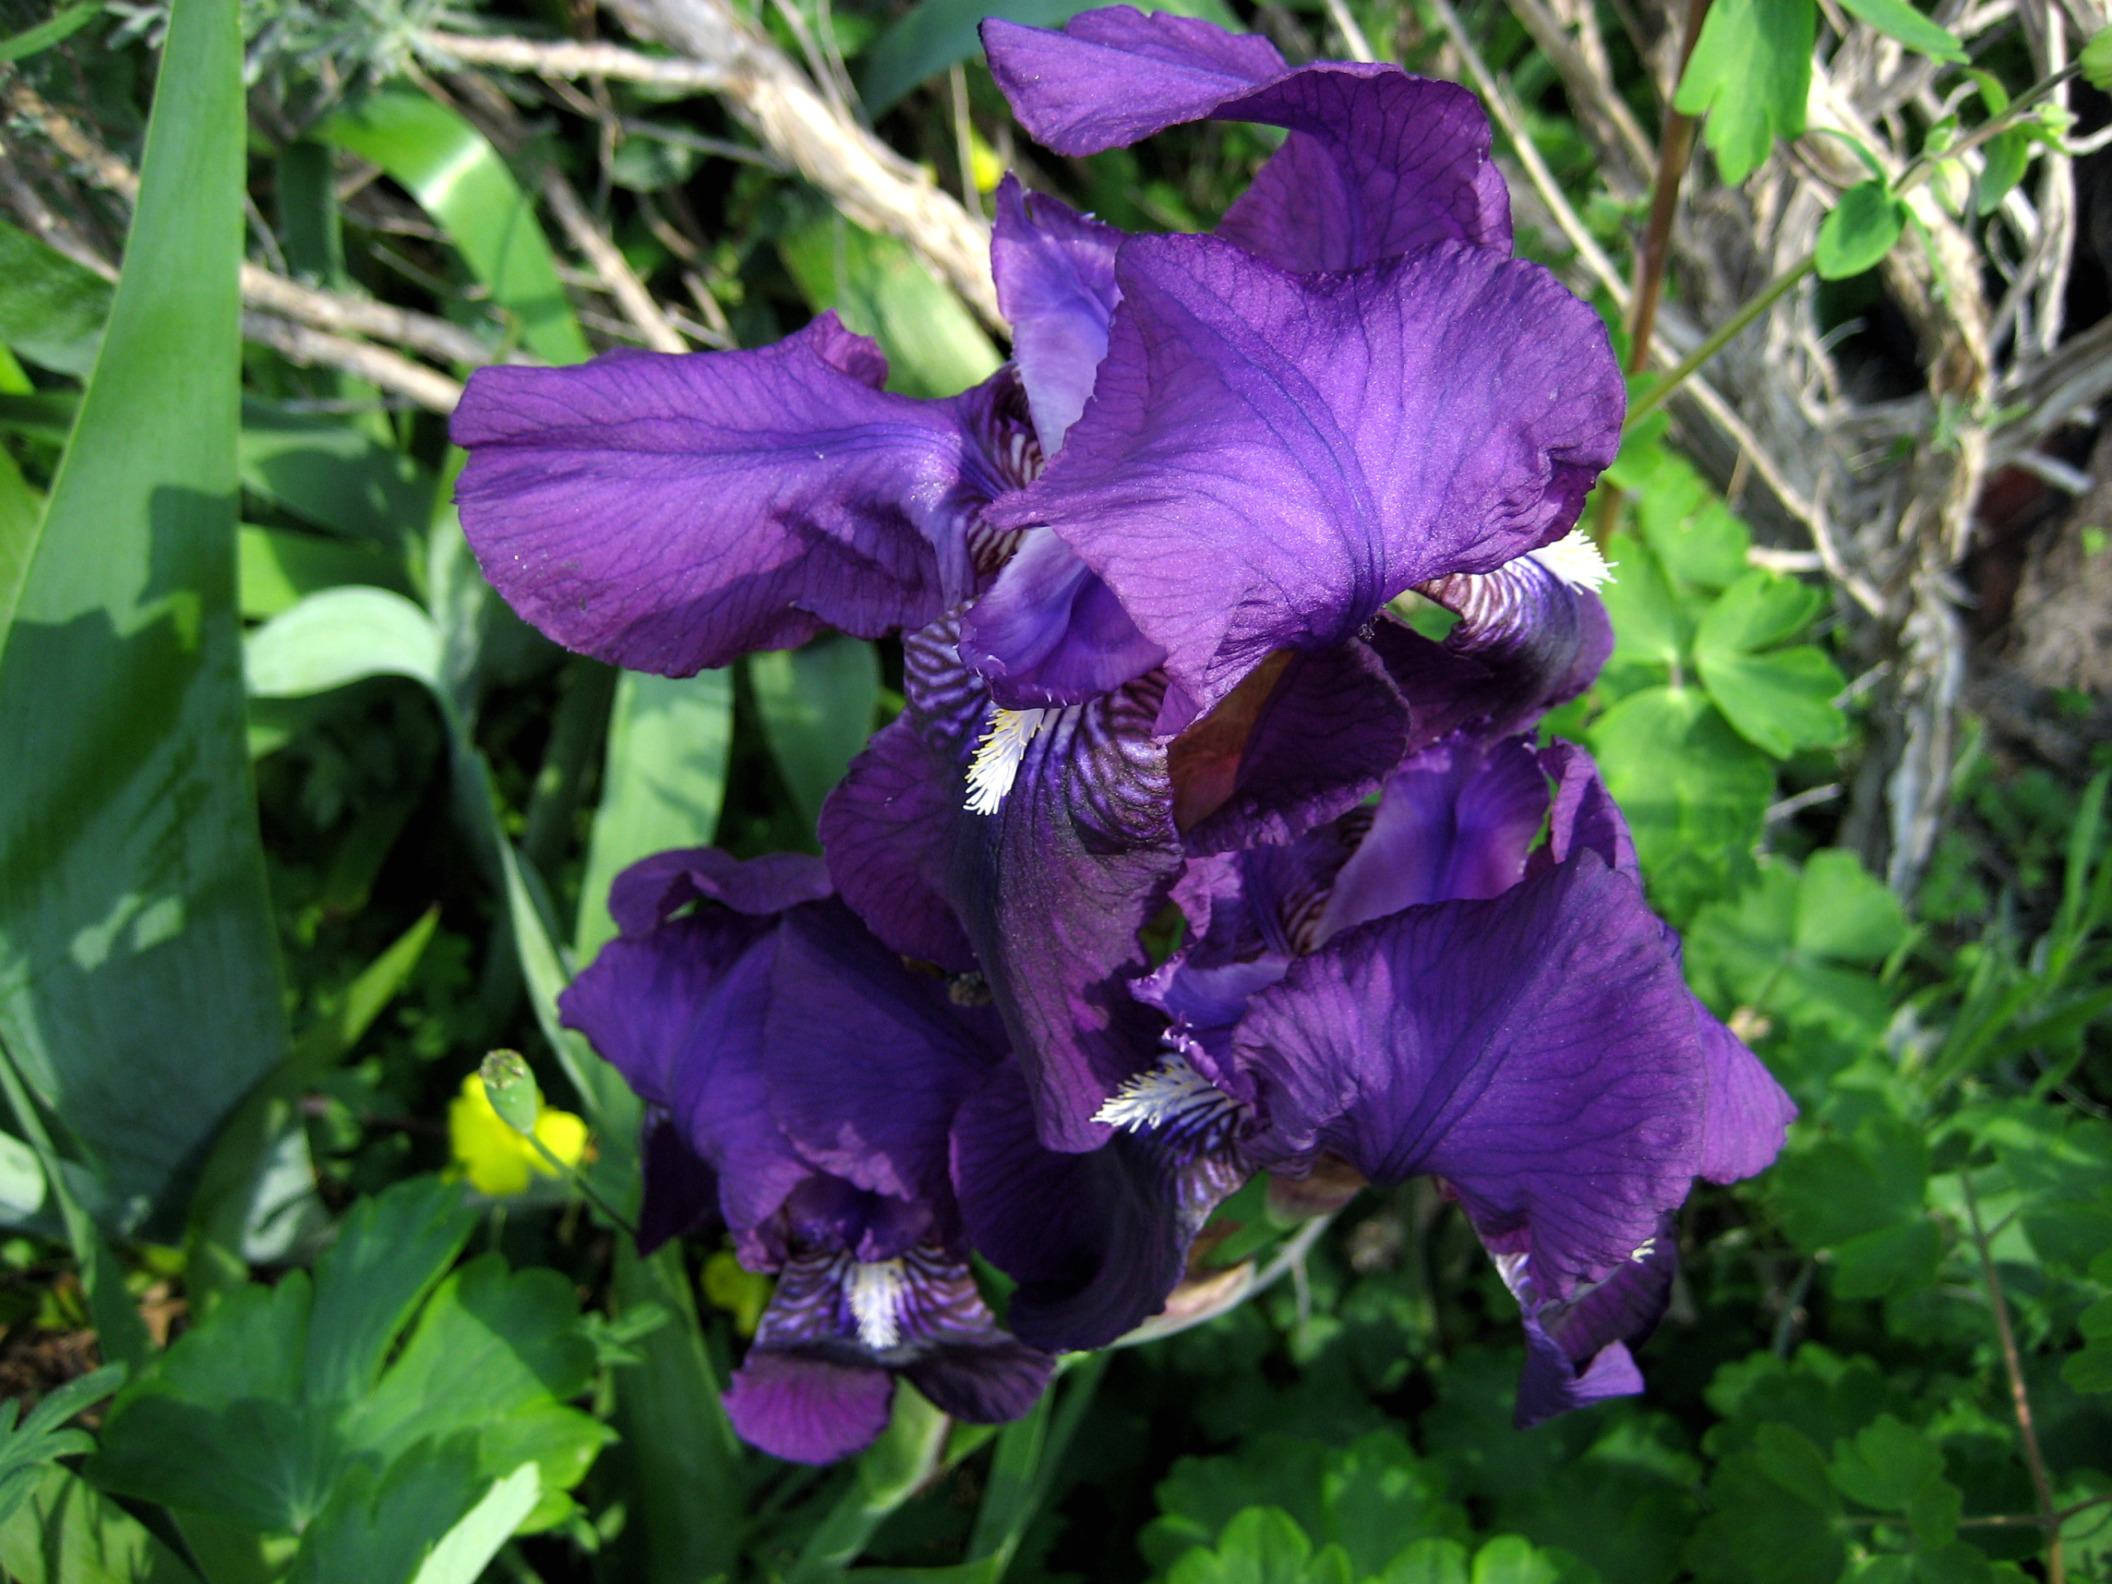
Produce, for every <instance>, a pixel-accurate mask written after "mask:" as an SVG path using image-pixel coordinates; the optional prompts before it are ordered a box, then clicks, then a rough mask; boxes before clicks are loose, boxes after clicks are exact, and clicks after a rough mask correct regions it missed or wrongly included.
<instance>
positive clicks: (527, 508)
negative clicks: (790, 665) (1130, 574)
mask: <svg viewBox="0 0 2112 1584" xmlns="http://www.w3.org/2000/svg"><path fill="white" fill-rule="evenodd" d="M885 375H886V363H885V361H884V360H883V359H882V358H881V357H880V354H879V352H878V350H877V348H875V347H874V345H873V343H872V342H870V341H868V340H866V339H865V338H864V337H862V336H854V335H852V334H850V333H849V332H848V331H846V330H844V329H843V327H842V326H841V325H840V324H838V323H837V321H836V317H835V315H833V314H823V315H822V316H821V317H820V318H819V319H817V320H815V321H814V322H813V323H812V324H810V325H809V326H807V328H806V329H804V330H802V331H800V332H799V333H798V334H796V335H793V336H791V337H788V338H787V339H786V340H784V341H781V342H779V343H778V344H777V345H776V346H773V347H767V348H764V349H762V350H760V351H752V352H700V353H690V354H684V355H681V356H667V355H662V354H653V353H631V354H625V355H616V356H609V357H602V358H597V359H596V360H595V361H593V362H591V363H586V364H581V365H579V366H578V367H575V368H562V369H537V368H516V367H494V368H487V369H480V370H478V371H477V372H476V374H474V375H473V376H472V377H471V379H470V383H469V387H468V389H467V391H466V392H465V393H464V395H463V398H462V404H461V406H459V407H458V408H457V409H456V411H455V417H454V424H453V434H454V438H455V441H456V443H457V444H459V445H462V446H464V447H466V448H467V449H468V451H469V454H470V460H469V464H468V466H467V467H466V468H465V469H464V470H463V473H462V477H461V480H460V482H459V484H458V485H457V486H456V500H457V502H458V503H459V505H460V507H461V511H462V525H463V529H464V531H465V532H466V533H467V534H468V536H469V541H470V544H471V546H472V547H473V548H474V549H475V551H476V553H477V559H478V561H479V563H480V564H481V565H482V566H483V568H484V573H485V575H486V576H487V577H488V578H490V580H491V582H492V585H493V586H494V587H495V588H497V589H498V590H499V592H500V593H501V594H503V595H504V596H505V597H506V600H507V602H508V603H509V604H511V605H512V606H513V607H514V609H515V610H517V611H519V612H520V613H521V614H522V615H523V616H524V617H526V618H527V619H528V620H529V621H530V622H531V623H532V624H534V625H535V626H536V627H538V628H540V629H541V630H542V631H543V632H544V633H545V634H547V635H548V636H550V637H551V638H554V639H555V640H556V641H557V642H559V643H561V644H563V645H565V647H567V648H569V649H576V650H579V651H581V652H582V653H586V654H591V655H594V656H596V657H597V658H600V659H603V660H608V661H611V662H613V663H615V664H618V665H624V666H629V667H631V668H632V669H634V670H640V671H657V672H661V673H663V674H666V675H670V676H686V675H688V674H689V673H690V672H693V671H696V670H699V669H701V668H702V667H705V666H717V665H725V664H726V663H727V662H729V661H731V660H732V659H734V658H735V657H736V656H738V655H741V654H744V653H746V652H748V651H749V650H753V649H781V648H786V647H789V646H791V645H794V644H798V643H801V642H804V641H805V640H806V639H807V638H808V637H810V636H812V635H813V634H814V633H815V632H816V631H817V630H819V628H820V627H821V626H822V624H824V623H827V624H829V625H831V626H835V627H840V628H842V629H844V630H845V631H847V632H853V633H857V634H858V635H860V636H862V637H878V636H879V635H880V634H882V633H885V632H887V631H889V630H891V629H893V628H896V627H901V626H912V625H917V624H919V623H923V622H927V621H930V620H931V619H932V618H933V617H934V616H936V615H937V614H938V613H939V612H940V611H941V610H942V609H943V608H945V606H946V605H948V604H950V603H953V602H955V601H958V600H960V599H962V598H964V597H966V596H967V594H968V593H970V592H971V591H972V590H973V588H974V584H975V580H976V567H975V563H974V551H973V547H972V546H971V544H970V543H969V539H970V533H969V529H970V525H971V520H972V518H973V516H974V514H975V512H976V511H977V509H978V508H980V506H981V505H982V504H983V503H984V502H985V501H987V500H989V499H990V498H991V497H992V496H994V495H996V494H997V493H998V492H999V491H1000V490H1002V489H1004V488H1005V487H1007V485H1008V483H1009V482H1010V480H1008V479H1007V477H1006V469H1005V465H1004V461H1003V458H1004V454H1005V447H1006V445H1007V443H1008V442H1007V437H1006V435H1005V433H1004V431H1005V429H1006V427H1007V420H1006V418H1005V416H1004V414H1003V412H1002V411H1001V410H1000V409H1001V408H1002V406H1003V401H1002V398H1003V396H1004V392H1005V388H1006V387H1008V386H1009V382H1010V378H1011V376H1010V375H1009V374H1000V375H999V376H996V377H994V379H993V381H992V382H991V383H990V384H987V385H985V386H981V387H978V388H977V389H976V390H974V391H970V392H967V393H965V394H964V395H962V396H958V397H953V398H950V399H948V400H945V401H934V402H924V401H915V400H912V399H911V398H909V397H906V396H894V395H889V394H888V393H886V392H884V391H882V390H881V389H879V386H880V383H881V381H882V379H883V378H884V377H885Z"/></svg>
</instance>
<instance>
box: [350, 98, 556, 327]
mask: <svg viewBox="0 0 2112 1584" xmlns="http://www.w3.org/2000/svg"><path fill="white" fill-rule="evenodd" d="M315 135H316V136H318V137H320V138H323V139H324V140H326V141H328V142H331V143H336V144H338V145H340V146H341V147H344V148H348V149H350V150H351V151H352V152H353V153H355V154H357V155H359V156H360V157H361V158H363V159H369V160H372V161H373V162H374V163H375V164H376V165H379V166H380V167H381V168H382V169H383V170H385V171H387V172H388V173H389V175H390V176H392V177H394V178H395V180H396V181H397V182H398V183H399V184H400V185H401V186H402V187H403V188H404V189H405V190H406V191H408V192H409V193H410V194H411V196H412V197H414V198H416V199H417V200H418V203H419V205H420V207H422V208H423V209H424V210H425V212H426V213H427V214H429V215H431V216H432V217H433V218H434V219H435V220H436V221H438V222H439V223H440V226H441V228H442V229H443V230H445V231H446V232H447V234H448V239H449V240H450V241H452V242H453V243H454V245H455V247H456V249H457V251H459V252H460V253H461V255H462V258H463V261H464V262H465V263H467V264H468V265H469V268H470V271H471V273H472V274H474V275H475V276H476V277H477V279H478V280H479V281H481V282H482V283H483V284H484V285H485V286H486V287H488V288H490V291H491V299H492V301H493V302H495V303H497V304H498V305H499V306H500V307H501V308H504V309H505V310H506V311H507V312H509V313H511V314H512V315H514V317H515V318H517V319H518V320H519V321H520V325H521V339H522V340H523V341H525V342H526V343H527V344H528V347H529V349H530V350H531V351H533V352H535V353H536V354H538V355H539V356H541V357H543V358H544V359H546V360H547V361H549V362H551V363H581V362H584V361H586V359H587V357H588V356H589V348H588V346H587V338H586V336H585V335H584V334H582V333H581V331H580V328H579V320H578V319H577V317H575V316H574V314H573V312H572V304H571V303H570V302H569V301H568V300H567V299H566V297H565V291H564V287H563V286H562V285H561V284H560V283H559V281H558V278H557V261H556V259H555V258H554V257H553V256H552V255H551V252H550V243H549V241H548V240H547V239H546V238H545V237H544V236H543V231H542V227H541V226H540V225H539V224H537V222H536V218H535V208H534V206H533V205H532V204H531V203H530V202H529V201H528V197H527V195H526V194H525V193H523V192H522V191H521V189H520V185H519V184H518V183H517V182H515V181H514V179H513V173H512V172H511V171H509V170H508V169H507V168H506V162H505V161H504V160H502V159H500V158H499V155H498V151H497V150H496V149H494V148H493V147H492V146H491V145H490V144H489V143H488V142H486V141H485V140H484V137H483V135H482V134H481V133H479V132H478V131H477V130H476V128H474V127H472V126H471V125H470V124H469V123H468V122H467V121H464V120H463V119H462V118H461V117H460V116H458V115H456V114H455V112H454V111H452V110H450V109H448V108H447V107H446V106H445V105H441V104H438V103H435V102H434V101H433V100H431V99H428V98H427V97H425V96H424V95H423V94H417V93H411V92H408V91H406V90H404V89H400V88H385V89H383V90H381V91H380V92H379V93H376V94H374V95H372V96H371V97H369V98H367V99H364V100H361V101H360V102H359V103H358V104H356V105H353V106H352V107H351V108H350V109H347V110H343V111H340V112H339V113H338V114H336V115H334V116H332V117H331V118H330V119H329V120H328V121H326V122H324V123H323V124H322V125H321V126H320V127H318V128H317V129H316V134H315Z"/></svg>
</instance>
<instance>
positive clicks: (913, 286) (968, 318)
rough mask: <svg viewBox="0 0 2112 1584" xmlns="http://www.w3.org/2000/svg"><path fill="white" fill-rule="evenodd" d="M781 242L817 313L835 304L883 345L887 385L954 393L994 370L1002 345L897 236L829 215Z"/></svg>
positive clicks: (911, 392)
mask: <svg viewBox="0 0 2112 1584" xmlns="http://www.w3.org/2000/svg"><path fill="white" fill-rule="evenodd" d="M777 247H778V252H779V253H780V254H781V255H782V256H783V258H784V261H785V267H786V268H787V269H788V270H790V271H791V272H792V278H793V279H794V280H796V281H797V282H799V288H800V290H801V291H802V292H804V293H805V294H806V298H807V301H808V302H810V303H812V304H813V305H814V308H815V310H816V311H817V312H818V311H820V310H821V309H824V308H833V309H834V310H835V311H836V315H837V317H838V318H840V319H841V320H842V321H843V322H844V324H845V325H847V326H848V327H849V328H851V329H853V330H855V331H857V332H858V333H859V334H860V335H869V336H871V337H872V338H873V339H874V340H875V341H877V342H879V343H880V350H881V351H882V352H884V353H886V354H887V363H888V378H887V388H888V389H889V390H895V391H901V392H902V393H903V394H905V395H908V396H951V395H952V394H953V393H954V392H955V391H959V390H966V389H967V388H968V387H969V386H971V385H974V384H976V383H978V382H979V381H981V380H984V379H987V378H988V377H989V375H990V372H991V370H993V369H995V368H996V367H997V365H998V361H999V360H998V355H997V349H996V348H995V347H994V346H992V345H991V344H990V337H989V336H987V335H985V334H984V333H983V328H982V326H981V325H979V324H977V323H976V322H975V317H974V315H972V314H970V313H969V311H968V309H967V308H966V307H965V306H964V305H963V304H962V302H961V300H960V298H958V297H956V296H955V295H954V294H953V293H952V292H951V291H949V290H948V289H947V288H946V287H945V286H943V285H941V284H940V283H939V280H938V278H937V277H936V276H934V275H933V274H932V273H931V271H930V270H929V269H928V268H927V267H926V266H925V265H924V264H923V263H922V262H921V261H919V260H918V258H917V257H916V255H915V254H913V253H911V252H910V251H909V249H908V248H907V247H906V246H904V245H903V244H902V243H900V242H898V241H896V240H895V239H894V238H893V237H884V236H875V235H874V234H873V233H872V232H870V231H866V230H863V229H861V228H860V227H858V226H855V225H852V224H851V222H850V221H848V220H846V219H844V218H843V217H842V216H841V215H838V214H835V213H833V212H830V213H824V214H822V215H820V216H817V217H816V218H815V219H813V220H810V221H809V222H807V223H806V224H805V225H802V226H800V227H798V228H796V229H795V230H792V231H788V232H786V233H785V234H784V235H782V236H780V237H779V238H778V239H777Z"/></svg>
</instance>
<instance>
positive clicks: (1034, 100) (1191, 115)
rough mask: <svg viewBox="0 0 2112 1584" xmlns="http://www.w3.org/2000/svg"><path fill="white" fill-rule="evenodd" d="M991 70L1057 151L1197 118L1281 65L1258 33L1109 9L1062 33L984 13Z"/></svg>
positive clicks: (1042, 140)
mask: <svg viewBox="0 0 2112 1584" xmlns="http://www.w3.org/2000/svg"><path fill="white" fill-rule="evenodd" d="M982 35H983V47H984V49H985V50H987V51H988V52H989V56H990V71H991V74H992V75H993V76H995V77H996V78H997V85H998V87H999V88H1000V89H1002V90H1003V92H1004V95H1005V97H1006V99H1008V100H1010V101H1011V104H1012V113H1013V114H1014V115H1016V116H1018V117H1019V121H1020V125H1022V126H1024V127H1025V128H1026V129H1027V131H1028V133H1029V134H1030V135H1031V136H1032V137H1033V139H1034V141H1035V142H1037V143H1039V144H1041V145H1042V147H1044V148H1047V149H1053V150H1055V152H1057V153H1058V154H1073V155H1076V154H1097V153H1099V152H1100V151H1101V150H1102V149H1111V148H1122V147H1124V146H1126V145H1128V144H1131V143H1135V142H1137V141H1138V140H1139V139H1142V138H1147V137H1149V136H1151V134H1152V133H1154V132H1157V131H1160V130H1162V129H1164V128H1166V127H1170V126H1178V125H1179V124H1180V123H1181V122H1183V121H1198V120H1201V119H1202V118H1203V117H1204V116H1207V115H1209V114H1210V113H1211V112H1212V111H1214V110H1215V109H1216V108H1217V107H1218V106H1219V105H1221V104H1223V103H1224V102H1225V101H1226V100H1228V99H1233V98H1237V97H1238V96H1240V95H1241V94H1244V93H1248V92H1250V91H1252V90H1253V89H1255V88H1257V87H1259V86H1260V85H1261V84H1263V83H1266V82H1271V81H1274V80H1275V79H1276V78H1278V77H1280V76H1282V75H1283V74H1284V72H1285V71H1286V70H1287V69H1288V68H1287V67H1286V66H1285V65H1284V60H1283V57H1282V56H1281V55H1280V54H1278V53H1277V51H1276V46H1275V45H1273V44H1271V43H1270V42H1269V41H1268V40H1267V39H1265V38H1263V37H1261V36H1260V35H1259V34H1257V33H1228V32H1226V31H1225V30H1224V29H1223V28H1220V27H1214V26H1212V25H1211V24H1210V23H1208V22H1199V21H1197V20H1195V19H1194V18H1192V17H1178V16H1171V15H1168V14H1167V13H1165V12H1156V13H1154V14H1152V15H1150V16H1146V15H1145V14H1144V13H1143V12H1141V11H1137V10H1135V9H1133V8H1131V7H1129V6H1109V7H1106V8H1105V9H1103V10H1097V11H1085V12H1081V13H1080V14H1079V15H1077V16H1075V17H1073V18H1071V20H1070V22H1069V23H1068V24H1067V25H1066V26H1065V27H1064V28H1063V30H1062V31H1061V32H1054V31H1051V30H1049V29H1046V28H1034V27H1024V26H1022V25H1020V24H1019V23H1016V22H1007V21H1005V20H1003V19H1002V18H999V17H992V18H990V19H989V20H988V21H986V22H984V23H983V26H982Z"/></svg>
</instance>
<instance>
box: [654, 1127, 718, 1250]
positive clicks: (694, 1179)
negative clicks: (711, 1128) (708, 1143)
mask: <svg viewBox="0 0 2112 1584" xmlns="http://www.w3.org/2000/svg"><path fill="white" fill-rule="evenodd" d="M638 1155H639V1167H640V1172H639V1175H640V1177H641V1178H642V1180H643V1182H642V1191H641V1192H640V1194H639V1200H638V1253H639V1255H640V1256H641V1257H642V1256H644V1255H647V1254H650V1253H652V1252H653V1250H654V1249H656V1248H658V1247H660V1245H661V1244H663V1243H666V1242H669V1241H671V1240H672V1239H675V1238H680V1237H688V1236H689V1235H690V1234H691V1233H693V1232H701V1231H703V1230H704V1228H705V1227H707V1226H709V1225H710V1224H711V1222H712V1219H713V1218H714V1217H715V1216H716V1215H717V1214H718V1213H719V1180H718V1174H717V1173H716V1172H714V1171H713V1170H712V1169H711V1167H710V1166H709V1165H708V1164H707V1163H706V1162H705V1161H704V1159H703V1158H702V1157H701V1156H699V1155H698V1154H697V1152H696V1151H695V1150H693V1149H691V1148H690V1147H689V1140H688V1139H686V1138H684V1137H683V1135H682V1129H681V1128H680V1127H679V1126H677V1125H676V1123H675V1119H674V1118H673V1117H671V1116H669V1115H668V1114H667V1112H665V1111H663V1110H661V1109H660V1107H658V1106H649V1107H647V1109H646V1114H645V1123H644V1126H643V1128H642V1130H641V1133H640V1137H639V1142H638Z"/></svg>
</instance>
